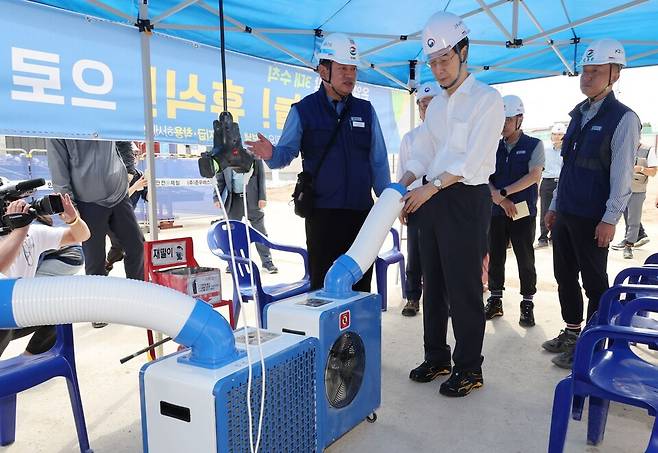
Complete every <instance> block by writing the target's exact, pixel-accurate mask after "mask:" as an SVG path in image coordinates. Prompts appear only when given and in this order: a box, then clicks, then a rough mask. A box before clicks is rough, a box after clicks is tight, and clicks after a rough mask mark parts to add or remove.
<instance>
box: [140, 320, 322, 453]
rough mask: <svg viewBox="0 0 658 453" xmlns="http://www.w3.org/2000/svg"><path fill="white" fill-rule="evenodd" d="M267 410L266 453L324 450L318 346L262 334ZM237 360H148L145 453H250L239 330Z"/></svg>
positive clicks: (254, 393)
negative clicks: (209, 363) (212, 363)
mask: <svg viewBox="0 0 658 453" xmlns="http://www.w3.org/2000/svg"><path fill="white" fill-rule="evenodd" d="M254 333H255V332H254V330H253V329H251V330H250V332H249V337H250V340H249V343H250V345H251V346H250V351H251V360H252V373H253V381H252V390H251V412H252V416H251V418H252V426H253V432H254V436H256V435H257V429H258V428H257V427H258V419H259V414H260V402H261V392H262V380H261V374H260V373H261V365H260V361H259V359H258V357H259V353H258V348H257V347H256V346H255V338H254V337H255V335H254ZM261 339H262V349H263V356H264V358H265V368H266V373H265V387H266V388H265V395H266V398H265V410H264V417H263V426H262V436H261V440H260V448H259V451H261V452H275V451H295V452H304V453H307V452H308V453H311V452H316V451H319V450H320V448H321V447H319V443H318V441H319V439H318V436H317V431H316V427H317V420H316V408H315V406H316V402H315V397H316V394H317V389H316V379H317V371H316V361H317V350H318V349H317V340H316V339H315V338H305V337H300V336H298V335H290V334H278V333H271V332H268V331H265V330H261ZM235 346H236V349H237V350H238V353H239V357H238V358H237V359H236V360H235V361H232V362H229V363H227V364H226V365H224V366H223V367H221V368H201V367H198V366H190V365H189V364H188V363H186V361H187V356H188V355H189V351H187V352H180V353H176V354H172V355H169V356H167V357H164V358H162V359H160V360H156V361H154V362H150V363H148V364H146V365H144V367H143V368H142V370H141V373H140V388H141V392H140V393H141V405H142V431H143V433H142V435H143V442H144V447H143V448H144V453H173V452H199V453H210V452H222V453H229V452H234V453H243V452H249V451H250V448H249V442H250V439H249V415H248V412H247V382H248V366H247V356H246V353H245V342H244V331H243V330H238V331H236V332H235Z"/></svg>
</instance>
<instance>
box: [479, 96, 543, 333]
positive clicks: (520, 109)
mask: <svg viewBox="0 0 658 453" xmlns="http://www.w3.org/2000/svg"><path fill="white" fill-rule="evenodd" d="M503 102H504V104H505V126H504V127H503V132H502V136H503V138H501V140H500V142H499V143H498V151H497V152H496V171H495V172H494V174H493V175H491V177H490V178H489V189H490V190H491V199H492V200H493V203H494V205H493V207H492V212H491V226H490V228H489V291H490V292H491V297H489V300H488V301H487V305H486V306H485V309H484V313H485V317H486V318H487V319H489V320H490V319H493V318H495V317H498V316H503V290H504V289H505V261H506V259H507V244H508V242H511V243H512V249H513V250H514V255H515V256H516V263H517V266H518V268H519V280H520V281H521V297H522V300H521V316H520V318H519V324H520V325H521V326H523V327H532V326H534V325H535V315H534V312H533V309H534V302H533V298H534V295H535V293H536V292H537V271H536V269H535V250H534V249H533V243H534V241H535V231H536V227H537V196H538V187H537V183H538V181H539V179H540V178H541V172H542V169H543V168H544V144H543V143H542V141H541V140H539V139H537V138H534V137H530V136H528V135H526V134H524V133H523V130H522V129H521V125H522V124H523V115H524V113H525V108H524V106H523V102H522V101H521V99H520V98H519V97H518V96H514V95H509V96H505V97H504V98H503ZM517 206H518V207H521V206H524V207H525V210H526V213H527V215H525V216H523V217H522V216H521V214H520V213H519V212H517ZM517 216H519V217H518V218H517Z"/></svg>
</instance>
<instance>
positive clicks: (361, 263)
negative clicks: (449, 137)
mask: <svg viewBox="0 0 658 453" xmlns="http://www.w3.org/2000/svg"><path fill="white" fill-rule="evenodd" d="M405 192H406V189H405V188H404V187H402V186H400V185H398V184H392V185H391V186H390V187H389V188H387V189H386V190H385V191H384V192H383V193H382V195H381V196H380V198H379V200H378V201H377V203H376V204H375V206H373V208H372V210H371V211H370V213H369V214H368V217H367V218H366V220H365V222H364V224H363V227H362V228H361V230H360V231H359V234H358V236H357V238H356V239H355V240H354V243H353V244H352V247H350V249H349V250H348V251H347V253H346V254H345V255H342V256H341V257H340V258H338V259H337V260H336V261H335V262H334V264H333V266H332V267H331V269H330V270H329V272H328V273H327V275H326V278H325V281H324V288H323V289H322V290H320V291H313V292H311V293H308V294H302V295H299V296H295V297H291V298H289V299H285V300H282V301H279V302H275V303H272V304H269V305H267V306H266V307H265V316H264V318H265V320H266V323H267V324H266V325H267V328H268V330H270V331H273V332H282V333H293V334H298V335H304V336H310V337H315V338H317V339H318V340H319V342H320V346H319V350H318V356H319V364H318V369H317V406H318V412H317V420H318V436H319V437H320V445H321V447H322V448H325V447H327V446H328V445H330V444H331V443H332V442H334V441H335V440H336V439H338V438H339V437H340V436H342V435H343V434H345V433H346V432H347V431H349V430H350V429H352V428H353V427H355V426H356V425H357V424H359V423H361V422H362V421H363V420H364V419H366V418H368V420H370V421H374V420H375V419H376V414H375V410H376V409H377V408H378V407H379V405H380V403H381V297H380V296H379V295H375V294H369V293H359V292H355V291H353V290H352V286H353V284H354V283H355V282H357V281H359V279H360V278H361V276H362V275H363V273H364V272H365V271H366V270H367V269H368V268H369V267H370V266H371V265H372V263H373V262H374V260H375V258H376V257H377V253H378V252H379V248H380V247H381V244H382V243H383V242H384V239H385V238H386V235H387V234H388V231H389V228H390V226H391V225H392V224H393V222H394V221H395V219H396V218H397V216H398V214H399V213H400V210H401V209H402V206H403V203H402V196H403V195H404V193H405ZM327 240H331V238H327ZM371 416H372V417H371Z"/></svg>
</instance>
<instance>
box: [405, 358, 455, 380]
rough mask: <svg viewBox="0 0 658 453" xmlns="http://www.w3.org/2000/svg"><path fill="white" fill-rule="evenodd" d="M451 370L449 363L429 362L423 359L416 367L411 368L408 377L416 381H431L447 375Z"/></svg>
mask: <svg viewBox="0 0 658 453" xmlns="http://www.w3.org/2000/svg"><path fill="white" fill-rule="evenodd" d="M451 370H452V366H451V364H450V363H448V364H445V363H443V364H441V363H431V362H428V361H427V360H425V361H424V362H423V363H421V364H420V365H419V366H418V367H416V368H414V369H413V370H411V372H410V373H409V379H411V380H412V381H416V382H431V381H433V380H434V379H436V378H437V377H439V376H447V375H448V374H450V371H451Z"/></svg>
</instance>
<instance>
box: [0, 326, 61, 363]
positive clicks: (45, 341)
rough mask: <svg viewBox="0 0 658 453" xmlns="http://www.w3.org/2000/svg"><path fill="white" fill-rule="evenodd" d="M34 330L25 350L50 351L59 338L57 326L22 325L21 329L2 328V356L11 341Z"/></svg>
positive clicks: (0, 346) (0, 344) (31, 351)
mask: <svg viewBox="0 0 658 453" xmlns="http://www.w3.org/2000/svg"><path fill="white" fill-rule="evenodd" d="M32 332H35V333H34V335H33V336H32V338H30V342H29V343H28V344H27V347H26V348H25V350H26V351H27V352H29V353H30V354H41V353H42V352H46V351H48V350H49V349H50V348H52V347H53V345H54V344H55V340H56V339H57V331H56V329H55V326H36V327H22V328H20V329H12V330H0V356H1V355H2V353H3V352H5V349H7V346H8V345H9V342H10V341H12V340H17V339H19V338H23V337H26V336H28V335H30V334H31V333H32Z"/></svg>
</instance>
